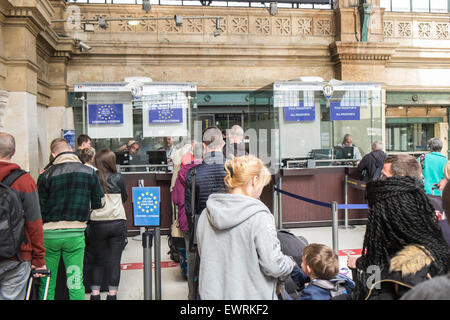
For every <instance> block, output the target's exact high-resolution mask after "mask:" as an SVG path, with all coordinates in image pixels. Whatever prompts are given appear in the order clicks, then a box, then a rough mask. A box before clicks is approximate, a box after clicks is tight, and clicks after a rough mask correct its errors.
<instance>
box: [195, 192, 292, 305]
mask: <svg viewBox="0 0 450 320" xmlns="http://www.w3.org/2000/svg"><path fill="white" fill-rule="evenodd" d="M197 241H198V251H199V254H200V279H199V293H200V298H201V299H202V300H270V299H277V295H276V293H275V288H276V279H277V278H286V277H287V276H288V275H290V273H291V271H292V269H293V266H294V265H293V263H294V261H293V260H292V258H290V257H288V256H286V255H284V254H283V253H282V252H281V247H280V242H279V240H278V238H277V233H276V230H275V221H274V217H273V215H272V214H271V213H270V211H269V209H268V208H267V207H266V206H265V205H264V204H263V203H262V202H261V201H260V200H258V199H254V198H251V197H247V196H243V195H237V194H223V193H219V194H212V195H210V196H209V198H208V201H207V202H206V209H205V210H203V212H202V214H201V216H200V219H199V221H198V228H197Z"/></svg>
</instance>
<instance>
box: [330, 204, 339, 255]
mask: <svg viewBox="0 0 450 320" xmlns="http://www.w3.org/2000/svg"><path fill="white" fill-rule="evenodd" d="M331 216H332V225H331V232H332V237H333V251H334V252H335V253H336V255H338V256H339V243H338V204H337V202H336V201H333V202H332V203H331Z"/></svg>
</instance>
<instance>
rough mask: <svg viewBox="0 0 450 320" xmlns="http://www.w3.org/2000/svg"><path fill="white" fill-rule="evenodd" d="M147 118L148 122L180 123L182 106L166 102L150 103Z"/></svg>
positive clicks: (181, 120)
mask: <svg viewBox="0 0 450 320" xmlns="http://www.w3.org/2000/svg"><path fill="white" fill-rule="evenodd" d="M148 118H149V122H150V123H182V122H183V108H179V107H174V106H172V105H170V104H167V103H163V104H157V105H152V106H151V107H150V110H149V116H148Z"/></svg>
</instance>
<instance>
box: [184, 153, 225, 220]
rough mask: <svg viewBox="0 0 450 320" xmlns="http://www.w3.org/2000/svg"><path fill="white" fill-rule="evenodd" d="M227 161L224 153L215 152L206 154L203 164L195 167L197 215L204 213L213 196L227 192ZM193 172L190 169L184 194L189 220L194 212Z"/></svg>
mask: <svg viewBox="0 0 450 320" xmlns="http://www.w3.org/2000/svg"><path fill="white" fill-rule="evenodd" d="M225 160H226V159H225V157H224V156H223V153H222V152H215V151H213V152H210V153H207V154H205V156H204V158H203V162H202V163H201V164H200V165H198V166H197V167H195V168H196V175H195V210H194V212H195V214H197V215H200V214H201V213H202V211H203V209H205V208H206V201H207V200H208V197H209V196H210V195H211V194H213V193H219V192H225V191H226V189H225V182H224V178H225V176H226V171H225ZM192 170H193V169H190V170H189V171H188V172H187V174H186V188H185V192H184V195H185V198H184V201H185V210H186V217H188V220H190V219H189V218H190V217H192V211H193V210H192V208H191V194H192V176H191V172H192Z"/></svg>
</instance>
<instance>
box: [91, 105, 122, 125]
mask: <svg viewBox="0 0 450 320" xmlns="http://www.w3.org/2000/svg"><path fill="white" fill-rule="evenodd" d="M122 123H123V104H90V105H89V124H122Z"/></svg>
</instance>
